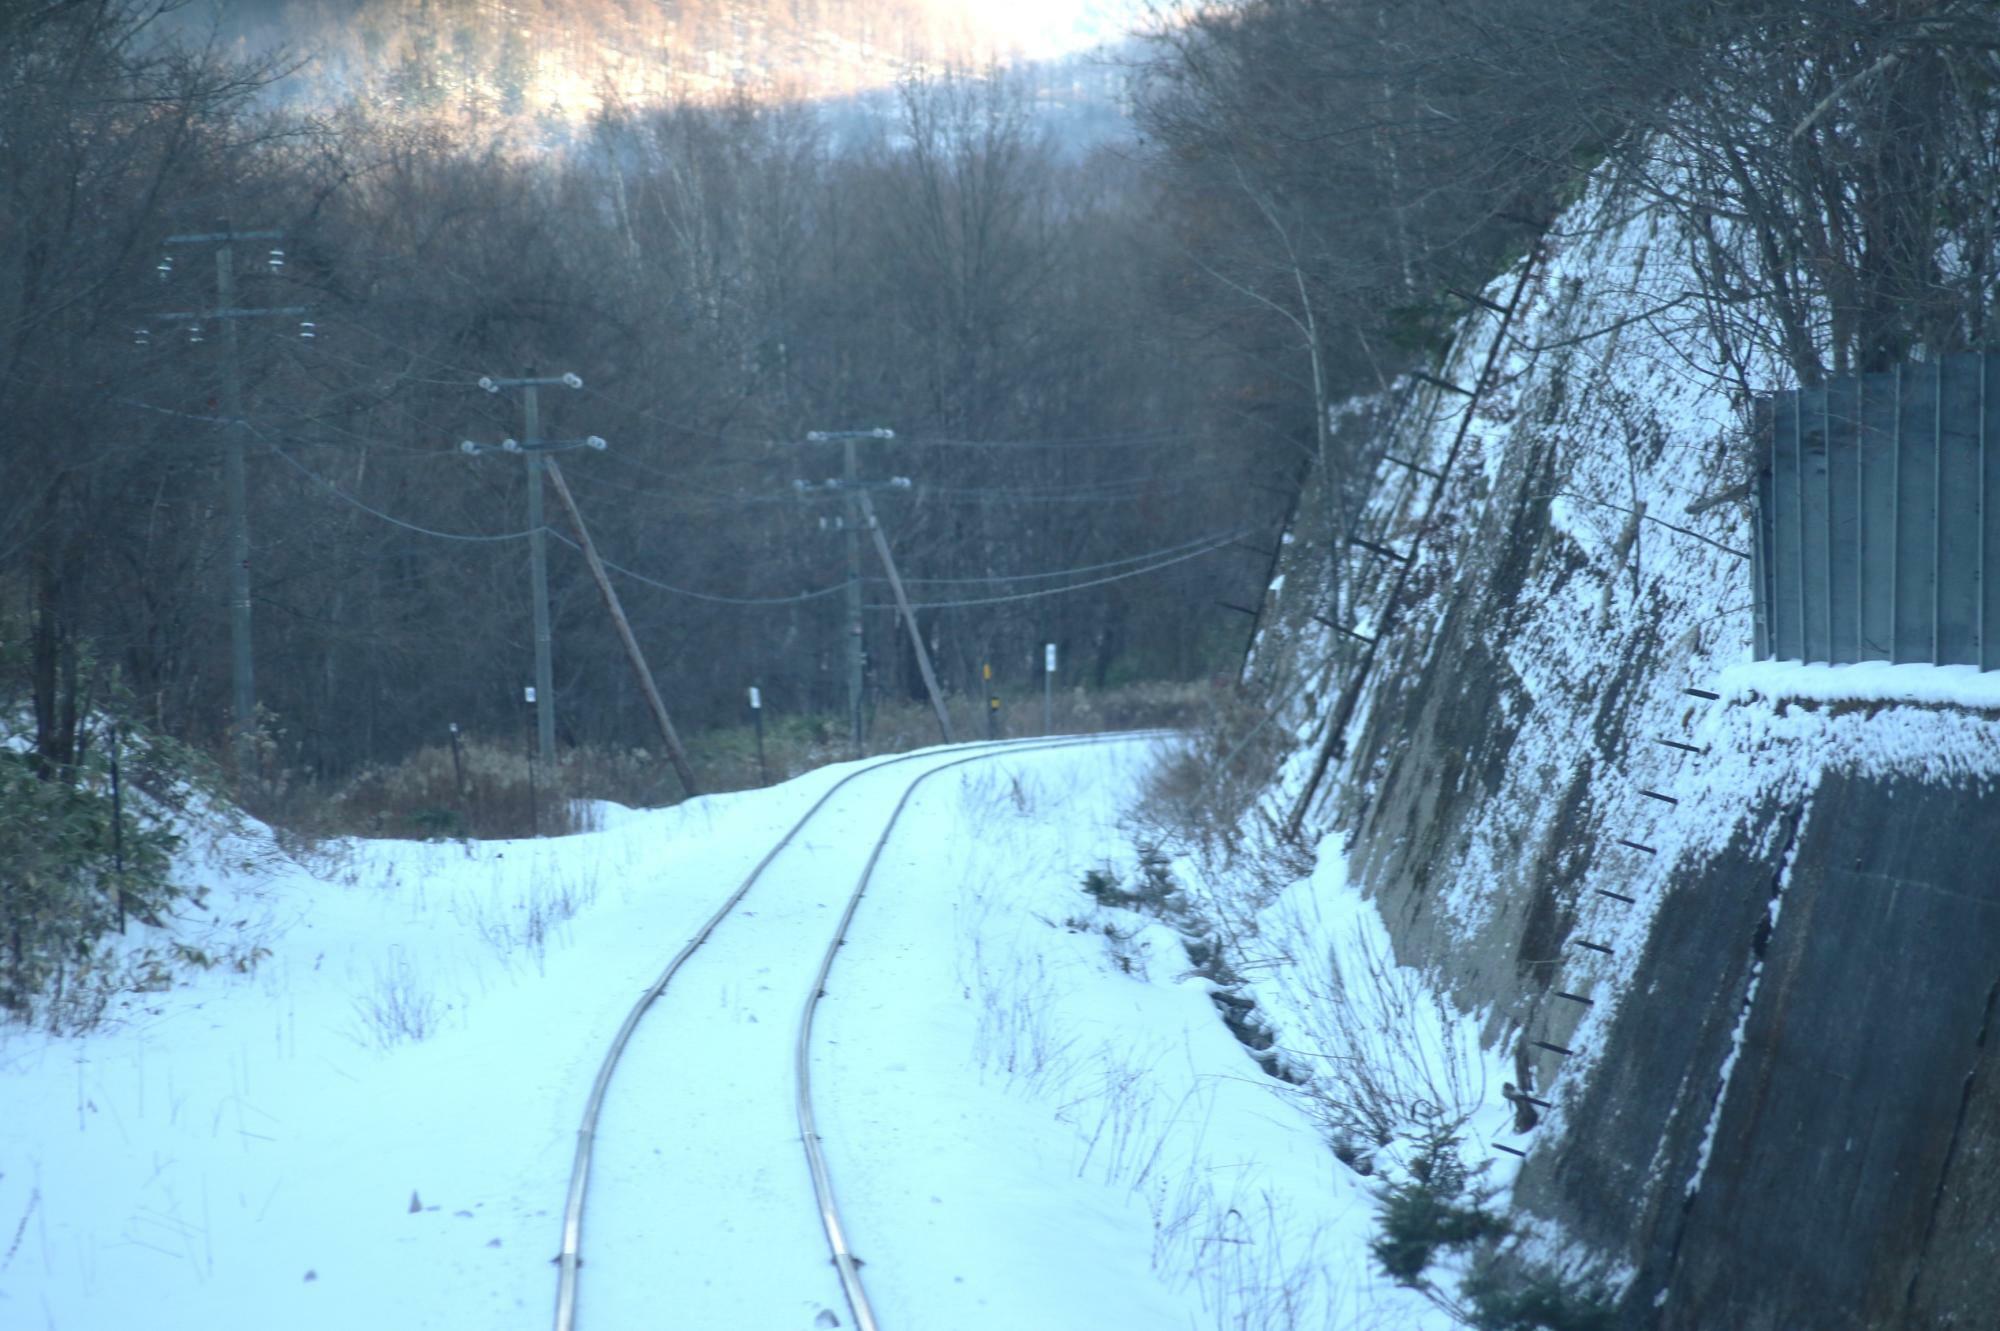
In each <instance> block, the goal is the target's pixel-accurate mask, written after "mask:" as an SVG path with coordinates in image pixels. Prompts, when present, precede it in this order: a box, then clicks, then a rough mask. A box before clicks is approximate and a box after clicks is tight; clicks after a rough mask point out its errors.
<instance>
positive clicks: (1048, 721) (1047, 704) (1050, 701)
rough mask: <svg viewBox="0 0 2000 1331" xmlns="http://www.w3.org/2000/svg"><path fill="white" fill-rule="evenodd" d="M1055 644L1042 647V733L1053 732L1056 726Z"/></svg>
mask: <svg viewBox="0 0 2000 1331" xmlns="http://www.w3.org/2000/svg"><path fill="white" fill-rule="evenodd" d="M1055 717H1056V645H1055V644H1054V643H1050V644H1049V645H1048V646H1047V647H1045V648H1043V649H1042V733H1043V734H1044V735H1049V734H1053V733H1055V728H1056V721H1055Z"/></svg>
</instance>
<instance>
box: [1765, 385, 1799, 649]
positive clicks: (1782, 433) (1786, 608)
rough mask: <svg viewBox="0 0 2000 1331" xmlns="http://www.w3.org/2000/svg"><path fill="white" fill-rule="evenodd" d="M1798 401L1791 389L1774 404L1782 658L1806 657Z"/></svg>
mask: <svg viewBox="0 0 2000 1331" xmlns="http://www.w3.org/2000/svg"><path fill="white" fill-rule="evenodd" d="M1798 423H1799V403H1798V399H1797V397H1796V396H1794V395H1792V394H1790V393H1787V394H1785V395H1784V396H1782V397H1780V398H1778V399H1777V400H1776V401H1774V402H1773V403H1772V404H1771V518H1772V521H1771V614H1770V620H1771V640H1772V643H1773V644H1774V647H1775V649H1776V651H1777V655H1778V659H1779V660H1781V661H1796V660H1799V659H1801V658H1802V657H1803V655H1804V643H1805V629H1804V626H1803V625H1802V624H1801V623H1800V622H1799V607H1800V600H1799V594H1800V588H1801V586H1802V585H1803V581H1804V579H1803V576H1802V573H1801V569H1802V564H1801V561H1800V558H1799V549H1800V545H1799V430H1798Z"/></svg>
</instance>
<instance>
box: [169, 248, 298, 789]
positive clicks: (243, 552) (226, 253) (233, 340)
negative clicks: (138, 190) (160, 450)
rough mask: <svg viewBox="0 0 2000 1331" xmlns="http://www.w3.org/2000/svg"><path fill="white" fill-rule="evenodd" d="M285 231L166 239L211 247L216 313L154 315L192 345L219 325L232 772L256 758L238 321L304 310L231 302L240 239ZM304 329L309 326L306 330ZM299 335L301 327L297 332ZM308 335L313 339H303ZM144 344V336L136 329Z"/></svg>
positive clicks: (274, 263) (279, 256)
mask: <svg viewBox="0 0 2000 1331" xmlns="http://www.w3.org/2000/svg"><path fill="white" fill-rule="evenodd" d="M283 235H284V233H283V232H282V231H237V230H234V229H233V228H232V227H231V226H230V224H229V220H228V219H227V218H224V219H223V220H222V221H221V222H218V223H217V224H216V230H214V231H211V232H202V233H200V234H197V235H184V236H168V237H167V238H166V241H165V243H166V244H167V245H170V246H172V245H213V246H215V306H216V307H215V308H214V309H212V310H176V311H172V312H170V313H166V314H160V315H156V316H155V317H156V318H158V319H160V320H163V321H165V322H170V323H185V324H187V325H188V326H189V329H190V331H192V332H193V333H194V334H195V336H196V340H199V337H200V327H201V325H202V324H203V323H205V322H206V321H208V320H210V319H214V320H217V321H218V322H220V323H221V324H222V415H223V420H224V425H223V431H224V446H223V455H222V488H223V503H224V506H225V508H226V509H227V512H228V519H229V679H230V702H231V708H230V716H231V725H232V727H233V729H234V732H235V741H236V754H237V774H238V776H239V777H243V776H247V775H248V774H249V769H250V766H251V764H252V763H253V762H254V760H255V755H256V733H257V677H256V675H257V672H256V653H255V649H254V647H253V645H252V640H251V636H250V499H249V485H248V481H247V480H246V476H245V467H244V445H243V435H244V431H245V427H246V423H245V421H244V418H243V367H242V364H241V361H240V354H241V344H240V343H239V341H238V339H237V334H236V321H237V320H238V319H248V318H255V317H258V316H262V315H300V314H304V313H305V312H306V309H305V307H304V306H302V305H285V306H271V307H267V308H263V309H244V308H241V307H239V306H238V305H237V304H236V249H235V242H236V241H238V240H277V239H280V238H281V237H282V236H283ZM269 262H270V267H271V270H272V271H273V272H276V271H278V270H279V269H281V268H283V267H284V264H285V252H284V251H283V250H279V249H274V250H272V251H271V253H270V260H269ZM172 271H173V259H172V257H171V256H169V257H168V258H165V259H163V260H161V262H160V265H159V268H158V272H159V274H160V278H161V280H162V281H164V280H165V279H166V278H167V276H168V275H169V274H170V273H172ZM307 327H309V325H308V326H307ZM302 331H303V330H302ZM305 335H306V336H310V334H309V333H308V334H305ZM141 341H142V343H143V341H144V333H143V330H141Z"/></svg>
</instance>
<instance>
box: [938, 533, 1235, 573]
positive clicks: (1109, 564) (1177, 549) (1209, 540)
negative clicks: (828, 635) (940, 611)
mask: <svg viewBox="0 0 2000 1331" xmlns="http://www.w3.org/2000/svg"><path fill="white" fill-rule="evenodd" d="M1244 531H1245V529H1244V528H1242V527H1238V528H1235V529H1234V530H1231V531H1222V532H1210V533H1209V534H1208V535H1206V536H1198V537H1196V538H1195V539H1194V540H1192V541H1183V542H1182V543H1181V544H1179V545H1170V546H1168V547H1166V548H1165V549H1163V550H1148V551H1147V552H1146V553H1145V554H1143V555H1127V556H1126V557H1125V558H1123V559H1110V560H1106V561H1105V562H1104V563H1102V564H1085V565H1083V566H1081V567H1079V568H1065V569H1056V570H1054V571H1052V572H1048V573H1004V574H992V575H989V576H987V577H983V578H904V579H903V581H904V582H906V583H908V584H909V585H910V586H913V587H914V586H919V585H921V586H925V587H963V586H970V585H973V584H986V585H991V584H993V583H1002V582H1039V581H1040V580H1042V579H1044V578H1073V577H1075V576H1076V575H1077V574H1079V573H1101V572H1103V571H1104V570H1105V569H1112V568H1123V567H1125V566H1126V565H1127V564H1143V563H1145V562H1146V561H1147V560H1150V559H1158V558H1160V557H1161V556H1163V555H1177V554H1182V553H1184V552H1186V551H1188V550H1192V549H1194V548H1195V547H1196V546H1204V547H1206V546H1212V545H1215V544H1217V543H1224V544H1226V543H1227V542H1229V541H1233V540H1235V539H1236V538H1237V537H1239V536H1241V535H1243V534H1244Z"/></svg>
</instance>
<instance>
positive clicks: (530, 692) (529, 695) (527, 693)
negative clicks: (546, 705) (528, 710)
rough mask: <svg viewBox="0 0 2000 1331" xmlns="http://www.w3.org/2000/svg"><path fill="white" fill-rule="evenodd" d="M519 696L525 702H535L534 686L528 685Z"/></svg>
mask: <svg viewBox="0 0 2000 1331" xmlns="http://www.w3.org/2000/svg"><path fill="white" fill-rule="evenodd" d="M521 694H522V696H523V697H524V698H526V699H527V701H529V702H533V701H534V700H535V686H534V685H533V684H530V685H528V687H527V688H525V689H522V690H521Z"/></svg>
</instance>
